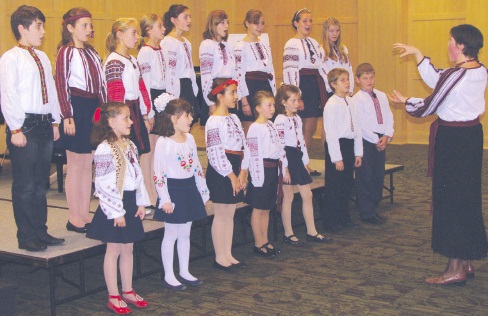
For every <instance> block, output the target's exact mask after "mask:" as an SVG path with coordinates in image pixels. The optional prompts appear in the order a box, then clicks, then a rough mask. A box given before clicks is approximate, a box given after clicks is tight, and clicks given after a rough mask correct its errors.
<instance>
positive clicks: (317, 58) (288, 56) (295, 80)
mask: <svg viewBox="0 0 488 316" xmlns="http://www.w3.org/2000/svg"><path fill="white" fill-rule="evenodd" d="M303 68H309V69H318V71H319V73H320V75H321V76H322V78H323V79H324V81H325V82H327V73H326V72H325V68H324V49H323V48H322V47H320V45H319V43H318V42H317V41H316V40H314V39H313V38H311V37H307V38H306V39H299V38H291V39H289V40H288V42H286V44H285V51H284V54H283V82H284V83H286V84H292V85H295V86H297V87H299V86H300V74H299V72H300V69H303Z"/></svg>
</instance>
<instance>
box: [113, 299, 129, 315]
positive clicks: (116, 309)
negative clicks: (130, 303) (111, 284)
mask: <svg viewBox="0 0 488 316" xmlns="http://www.w3.org/2000/svg"><path fill="white" fill-rule="evenodd" d="M108 297H109V300H108V302H107V308H108V309H110V310H113V311H114V312H115V313H116V314H119V315H127V314H130V313H131V312H132V310H131V309H130V308H129V307H127V304H125V302H124V305H125V306H122V304H121V303H122V302H123V301H122V300H121V299H120V295H109V296H108ZM111 298H116V299H118V300H119V306H115V305H114V304H112V302H110V299H111Z"/></svg>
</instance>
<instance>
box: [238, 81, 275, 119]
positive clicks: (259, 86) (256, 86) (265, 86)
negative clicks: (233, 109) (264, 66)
mask: <svg viewBox="0 0 488 316" xmlns="http://www.w3.org/2000/svg"><path fill="white" fill-rule="evenodd" d="M246 85H247V89H248V91H249V95H248V96H247V102H248V103H249V106H250V107H251V112H252V115H251V116H247V115H245V114H244V112H243V111H242V102H239V109H238V110H237V117H238V118H239V120H241V122H254V121H255V120H256V117H257V116H255V114H256V110H255V108H256V105H255V104H254V102H253V97H254V95H255V94H256V93H257V92H258V91H269V92H271V94H273V89H271V85H270V84H269V80H268V79H266V80H254V79H248V78H247V76H246Z"/></svg>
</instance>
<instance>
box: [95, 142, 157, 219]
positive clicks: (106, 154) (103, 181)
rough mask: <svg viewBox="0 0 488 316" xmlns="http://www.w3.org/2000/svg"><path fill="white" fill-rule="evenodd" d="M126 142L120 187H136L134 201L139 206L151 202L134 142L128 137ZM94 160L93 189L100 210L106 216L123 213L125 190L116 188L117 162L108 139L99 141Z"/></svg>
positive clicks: (118, 215)
mask: <svg viewBox="0 0 488 316" xmlns="http://www.w3.org/2000/svg"><path fill="white" fill-rule="evenodd" d="M125 143H126V144H127V148H126V149H125V151H124V157H123V158H124V159H125V166H126V168H125V170H121V172H124V173H125V178H124V183H123V190H124V191H134V190H136V204H137V205H138V206H142V205H144V206H146V205H150V204H151V203H150V200H149V196H148V194H147V191H146V187H145V186H144V179H143V177H142V171H141V167H140V166H139V163H138V161H137V159H138V157H137V156H138V155H137V149H136V146H135V145H134V143H132V142H131V141H130V140H126V142H125ZM116 146H118V145H116ZM93 160H94V162H95V192H96V195H97V196H98V198H99V201H100V207H101V209H102V211H103V213H105V215H106V216H107V218H108V219H114V218H118V217H121V216H124V214H125V210H124V202H123V201H122V197H123V194H124V192H120V191H119V189H118V188H117V174H116V172H117V166H116V162H115V159H114V154H113V152H112V147H111V145H110V144H109V143H108V142H107V141H104V142H102V143H101V144H100V145H98V147H97V150H96V151H95V155H94V158H93ZM120 176H122V175H120Z"/></svg>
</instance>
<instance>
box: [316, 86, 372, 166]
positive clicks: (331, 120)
mask: <svg viewBox="0 0 488 316" xmlns="http://www.w3.org/2000/svg"><path fill="white" fill-rule="evenodd" d="M324 131H325V139H326V141H327V148H328V149H329V155H330V159H331V160H332V162H333V163H336V162H339V161H341V160H342V153H341V146H340V145H339V139H341V138H348V139H354V156H356V157H362V156H363V138H362V133H361V126H360V125H359V122H358V115H357V106H356V101H355V100H354V99H353V98H351V97H345V98H341V97H339V96H338V95H336V94H334V95H333V96H331V97H330V98H329V100H328V101H327V103H326V104H325V108H324Z"/></svg>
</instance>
